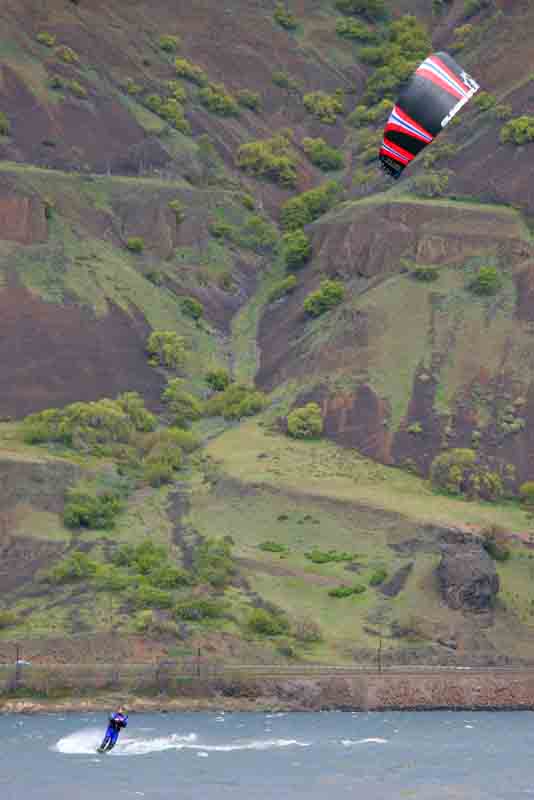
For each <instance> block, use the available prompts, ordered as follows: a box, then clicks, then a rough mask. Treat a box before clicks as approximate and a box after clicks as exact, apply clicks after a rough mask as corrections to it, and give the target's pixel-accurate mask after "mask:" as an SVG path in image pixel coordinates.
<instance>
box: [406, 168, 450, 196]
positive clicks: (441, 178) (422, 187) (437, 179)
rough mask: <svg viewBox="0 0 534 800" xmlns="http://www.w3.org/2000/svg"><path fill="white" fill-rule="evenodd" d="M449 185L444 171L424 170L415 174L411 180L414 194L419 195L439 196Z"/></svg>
mask: <svg viewBox="0 0 534 800" xmlns="http://www.w3.org/2000/svg"><path fill="white" fill-rule="evenodd" d="M448 185H449V176H448V174H447V173H446V172H425V173H424V174H423V175H417V176H416V177H415V179H414V182H413V188H414V192H415V194H417V195H419V196H420V197H441V196H442V195H443V194H445V191H446V189H447V186H448Z"/></svg>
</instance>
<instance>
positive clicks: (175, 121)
mask: <svg viewBox="0 0 534 800" xmlns="http://www.w3.org/2000/svg"><path fill="white" fill-rule="evenodd" d="M146 102H147V105H149V104H151V106H150V105H149V107H151V109H152V111H154V112H155V113H156V114H158V115H159V116H160V117H162V119H164V120H166V122H168V123H169V124H170V125H172V126H173V128H176V130H177V131H180V133H183V134H186V135H187V134H189V133H191V126H190V125H189V123H188V121H187V120H186V118H185V117H184V109H183V107H182V106H181V105H180V103H179V101H178V100H177V99H176V98H175V97H168V98H167V99H166V100H162V99H161V98H160V97H158V95H150V97H149V98H147V101H146Z"/></svg>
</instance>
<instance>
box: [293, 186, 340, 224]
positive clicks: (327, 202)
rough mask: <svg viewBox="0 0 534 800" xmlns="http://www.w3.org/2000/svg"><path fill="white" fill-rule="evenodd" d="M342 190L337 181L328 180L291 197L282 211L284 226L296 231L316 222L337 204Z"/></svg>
mask: <svg viewBox="0 0 534 800" xmlns="http://www.w3.org/2000/svg"><path fill="white" fill-rule="evenodd" d="M340 191H341V187H340V185H339V184H338V183H337V182H336V181H328V182H327V183H323V184H322V186H318V187H317V188H315V189H310V190H309V191H307V192H303V193H302V194H299V195H297V196H296V197H291V198H290V199H289V200H287V201H286V202H285V203H284V204H283V205H282V208H281V211H280V219H281V223H282V227H283V228H284V230H286V231H295V230H297V229H299V228H303V227H304V226H305V225H308V224H309V223H311V222H314V221H315V220H316V219H317V218H318V217H320V216H321V214H324V213H325V212H326V211H328V210H329V209H331V208H332V207H333V206H334V205H335V203H336V200H337V199H338V197H339V194H340Z"/></svg>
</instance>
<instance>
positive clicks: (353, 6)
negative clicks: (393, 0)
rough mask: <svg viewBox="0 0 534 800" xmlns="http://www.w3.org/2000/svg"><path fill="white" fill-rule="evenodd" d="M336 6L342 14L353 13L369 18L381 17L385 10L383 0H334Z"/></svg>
mask: <svg viewBox="0 0 534 800" xmlns="http://www.w3.org/2000/svg"><path fill="white" fill-rule="evenodd" d="M336 8H337V9H338V10H339V11H341V13H342V14H353V15H354V16H362V17H367V18H369V19H381V18H382V17H384V16H385V14H386V11H387V7H386V2H385V0H336Z"/></svg>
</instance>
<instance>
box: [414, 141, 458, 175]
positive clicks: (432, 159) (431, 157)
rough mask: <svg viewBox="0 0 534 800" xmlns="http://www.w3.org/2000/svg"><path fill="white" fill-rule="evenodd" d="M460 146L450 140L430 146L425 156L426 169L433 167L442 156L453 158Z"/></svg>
mask: <svg viewBox="0 0 534 800" xmlns="http://www.w3.org/2000/svg"><path fill="white" fill-rule="evenodd" d="M458 150H459V147H458V145H456V144H452V143H449V142H438V143H437V144H434V145H433V146H432V147H430V148H429V149H428V150H427V151H426V153H425V154H424V156H423V164H424V165H425V168H426V169H429V168H430V167H433V166H434V164H435V163H436V162H437V161H440V160H441V159H442V158H452V156H454V155H456V153H457V152H458Z"/></svg>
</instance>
